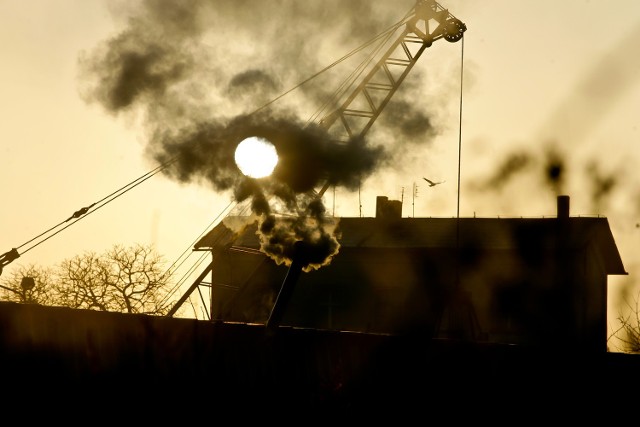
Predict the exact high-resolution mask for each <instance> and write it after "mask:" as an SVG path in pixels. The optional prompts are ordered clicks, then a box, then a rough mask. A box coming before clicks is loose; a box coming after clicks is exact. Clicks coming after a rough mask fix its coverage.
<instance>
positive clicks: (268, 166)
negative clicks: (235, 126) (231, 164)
mask: <svg viewBox="0 0 640 427" xmlns="http://www.w3.org/2000/svg"><path fill="white" fill-rule="evenodd" d="M235 160H236V165H238V168H239V169H240V171H241V172H242V173H243V174H245V175H247V176H250V177H251V178H264V177H265V176H269V175H271V172H273V169H275V167H276V165H277V164H278V153H277V151H276V147H275V146H274V145H273V144H272V143H271V142H269V141H268V140H267V139H264V138H260V137H257V136H251V137H249V138H246V139H244V140H242V141H241V142H240V144H238V146H237V147H236V153H235Z"/></svg>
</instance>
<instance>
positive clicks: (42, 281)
mask: <svg viewBox="0 0 640 427" xmlns="http://www.w3.org/2000/svg"><path fill="white" fill-rule="evenodd" d="M53 276H54V273H53V271H52V270H51V269H49V268H44V267H38V266H36V265H28V266H18V268H17V269H13V270H12V271H11V272H10V273H9V274H6V275H4V276H2V277H0V299H2V300H5V301H13V302H19V303H25V304H41V305H57V298H56V295H55V289H54V287H53V285H52V283H53V280H52V277H53Z"/></svg>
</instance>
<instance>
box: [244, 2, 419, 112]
mask: <svg viewBox="0 0 640 427" xmlns="http://www.w3.org/2000/svg"><path fill="white" fill-rule="evenodd" d="M412 9H413V8H412ZM410 15H411V12H410V11H409V12H408V13H407V14H406V15H405V17H404V18H402V19H401V20H400V21H398V22H397V23H395V24H393V25H392V26H391V27H389V28H388V29H386V30H385V31H383V32H382V33H380V34H378V35H377V36H375V37H374V38H372V39H371V40H369V41H368V42H366V43H364V44H362V45H360V46H359V47H356V48H355V49H353V50H352V51H351V52H349V53H347V54H346V55H344V56H343V57H342V58H340V59H338V60H336V61H334V62H333V63H331V64H330V65H327V66H326V67H324V68H323V69H322V70H320V71H318V72H316V73H315V74H313V75H311V76H310V77H307V78H306V79H304V80H303V81H301V82H300V83H298V84H297V85H295V86H293V87H292V88H290V89H289V90H287V91H285V92H283V93H281V94H280V95H278V96H277V97H275V98H273V99H272V100H270V101H268V102H266V103H265V104H263V105H262V106H260V107H258V108H257V109H255V110H253V111H252V112H251V113H249V115H253V114H256V113H258V112H259V111H261V110H263V109H265V108H266V107H268V106H269V105H271V104H273V103H274V102H276V101H278V100H279V99H281V98H283V97H284V96H285V95H287V94H289V93H291V92H293V91H294V90H296V89H298V88H300V87H301V86H303V85H305V84H306V83H308V82H310V81H311V80H313V79H314V78H316V77H318V76H319V75H320V74H322V73H324V72H326V71H327V70H329V69H331V68H333V67H335V66H336V65H338V64H339V63H341V62H343V61H345V60H347V59H348V58H350V57H351V56H353V55H355V54H356V53H358V52H359V51H361V50H362V49H364V48H365V47H367V46H369V45H371V44H373V43H374V42H375V41H376V40H378V39H380V38H382V37H384V36H386V35H389V34H391V33H392V32H393V31H395V30H396V29H398V28H399V27H400V26H401V25H403V24H404V23H405V22H406V20H407V18H408V17H409V16H410Z"/></svg>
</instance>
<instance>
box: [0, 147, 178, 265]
mask: <svg viewBox="0 0 640 427" xmlns="http://www.w3.org/2000/svg"><path fill="white" fill-rule="evenodd" d="M175 160H176V158H173V159H171V160H169V161H167V162H165V163H163V164H162V165H159V166H157V167H156V168H155V169H152V170H151V171H149V172H147V173H145V174H143V175H141V176H140V177H138V178H136V179H135V180H133V181H131V182H130V183H128V184H127V185H124V186H122V187H121V188H119V189H118V190H116V191H114V192H112V193H111V194H109V195H108V196H106V197H103V198H102V199H100V200H98V201H97V202H94V203H92V204H90V205H88V206H85V207H83V208H81V209H78V210H77V211H75V212H74V213H73V214H72V215H71V216H70V217H69V218H67V219H65V220H64V221H62V222H60V223H58V224H56V225H54V226H53V227H51V228H49V229H48V230H46V231H44V232H42V233H40V234H38V235H37V236H35V237H33V238H32V239H30V240H27V241H26V242H24V243H23V244H21V245H20V246H17V247H15V248H12V249H11V250H10V251H8V252H5V253H4V254H2V255H0V274H2V267H3V266H5V265H7V264H9V263H10V262H12V261H13V260H15V259H16V258H18V257H20V255H24V254H25V253H27V252H29V251H30V250H31V249H33V248H35V247H36V246H38V245H41V244H42V243H44V242H46V241H47V240H49V239H50V238H52V237H53V236H55V235H57V234H59V233H61V232H62V231H64V230H65V229H67V228H69V227H71V226H72V225H73V224H75V223H76V222H78V221H80V220H82V219H83V218H85V217H87V216H88V215H90V214H92V213H94V212H95V211H97V210H98V209H100V208H102V207H104V206H105V205H106V204H107V203H110V202H112V201H113V200H115V199H117V198H118V197H120V196H122V195H123V194H125V193H127V192H128V191H130V190H131V189H133V188H135V187H137V186H138V185H140V184H141V183H143V182H144V181H146V180H147V179H149V178H151V177H152V176H154V175H155V174H157V173H158V172H160V171H162V170H163V169H165V168H166V167H168V166H169V165H170V164H171V163H173V162H174V161H175ZM72 220H75V221H72ZM69 221H72V222H70V223H69V224H67V225H65V226H64V227H62V228H60V229H58V230H57V231H56V232H55V233H53V234H50V235H49V236H47V237H45V238H43V239H42V240H40V241H38V242H36V243H34V244H33V245H31V246H30V247H28V248H27V249H25V250H24V251H22V253H19V252H18V249H20V248H22V247H23V246H26V245H28V244H29V243H31V242H33V241H35V240H37V239H39V238H41V237H43V236H45V235H47V234H49V233H51V232H52V231H53V230H55V229H57V228H59V227H61V226H62V225H64V224H65V223H67V222H69Z"/></svg>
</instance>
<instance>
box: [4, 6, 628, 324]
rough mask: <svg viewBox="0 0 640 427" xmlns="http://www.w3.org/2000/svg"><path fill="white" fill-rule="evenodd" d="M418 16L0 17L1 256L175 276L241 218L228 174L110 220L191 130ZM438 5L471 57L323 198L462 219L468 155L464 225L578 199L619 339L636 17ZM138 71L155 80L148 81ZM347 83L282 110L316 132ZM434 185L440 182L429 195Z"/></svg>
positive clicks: (434, 52)
mask: <svg viewBox="0 0 640 427" xmlns="http://www.w3.org/2000/svg"><path fill="white" fill-rule="evenodd" d="M413 4H414V3H413V1H412V0H402V1H398V0H386V1H375V2H374V1H337V0H335V1H334V0H329V1H327V0H322V1H320V0H318V1H305V2H301V1H293V0H290V1H273V2H272V1H269V2H265V1H257V0H255V1H254V0H243V1H237V0H225V1H219V0H212V1H193V2H163V1H147V2H126V1H122V2H114V1H110V2H107V1H104V2H102V1H97V0H96V1H81V0H57V1H55V2H54V1H49V0H29V1H27V2H19V1H10V0H0V58H1V60H2V67H1V68H0V93H1V94H2V96H1V97H0V113H1V114H0V117H1V118H2V119H1V122H0V123H1V124H2V126H1V127H0V135H1V138H2V139H1V141H2V142H1V144H0V182H2V200H1V202H0V203H2V209H0V253H3V252H6V251H8V250H10V249H11V248H14V247H19V252H20V253H21V254H22V253H23V252H24V251H26V253H24V254H23V255H22V256H21V257H20V258H19V259H17V260H16V261H14V264H16V265H17V264H22V265H28V264H39V265H54V264H56V263H58V262H60V261H62V260H63V259H66V258H71V257H73V256H75V255H78V254H80V253H82V252H85V251H97V252H102V251H104V250H106V249H108V248H110V247H111V246H113V245H114V244H122V245H132V244H134V243H142V244H151V245H154V246H155V247H156V248H157V250H158V252H160V253H161V254H162V255H163V256H164V257H165V259H166V261H167V263H168V264H170V263H172V262H174V261H175V260H176V259H178V258H179V257H180V256H181V254H183V253H184V252H185V251H189V250H190V248H191V247H192V245H193V243H194V241H195V240H197V238H198V237H199V236H200V235H201V234H202V233H203V232H205V231H207V230H208V229H209V227H210V226H211V225H212V223H213V222H214V221H215V220H216V219H217V218H219V216H220V215H224V214H225V213H226V211H225V208H227V207H228V206H229V205H230V203H231V202H232V201H233V200H234V197H233V194H232V191H231V188H230V187H229V186H228V185H227V184H228V181H226V179H227V175H226V172H225V170H224V169H220V168H216V167H215V166H214V164H213V163H211V164H208V165H199V166H200V169H189V168H188V167H187V166H193V165H186V164H184V165H181V169H180V168H178V169H176V170H174V173H173V175H172V176H168V175H163V174H157V175H154V176H153V177H151V178H149V179H148V180H146V181H144V182H141V183H140V184H139V185H138V186H135V187H133V188H132V189H131V190H130V191H127V192H126V193H124V194H123V195H122V196H120V197H117V198H115V199H114V200H113V201H111V202H109V203H107V204H104V205H102V203H101V202H102V201H103V200H104V199H105V198H107V197H108V196H110V195H112V194H113V193H114V192H116V191H117V190H119V189H121V188H123V187H124V186H127V185H128V184H130V183H132V182H134V181H135V180H136V179H138V178H140V177H142V176H143V175H144V174H146V173H148V172H150V171H152V170H153V169H154V168H155V167H157V166H158V165H159V163H158V159H164V158H167V156H169V155H170V154H171V153H173V152H174V151H173V150H175V149H176V146H177V145H178V144H179V143H180V141H188V140H189V138H191V137H193V136H194V135H195V133H194V132H193V129H194V128H197V129H198V132H200V133H198V134H197V135H199V136H203V135H211V134H214V133H215V132H216V129H218V127H217V126H219V124H220V123H223V122H225V120H227V121H228V120H229V119H230V118H232V117H234V116H235V115H242V114H244V113H249V112H251V111H253V110H255V109H257V108H259V107H261V106H262V105H263V104H265V102H267V101H269V100H272V99H274V98H275V97H276V96H278V95H280V94H281V93H284V92H285V91H286V90H288V89H290V88H292V87H294V86H295V85H296V84H298V83H300V82H302V81H303V80H305V79H307V78H308V77H309V76H311V75H313V74H314V73H316V72H318V71H320V70H321V69H322V68H324V67H326V66H327V65H329V64H331V63H332V62H333V61H335V60H337V59H339V58H341V57H342V56H343V55H345V54H346V53H348V52H349V51H351V50H352V49H354V48H356V47H358V46H360V45H361V44H362V43H363V42H365V41H367V40H369V39H371V38H372V37H373V36H374V35H376V34H378V33H379V32H381V31H383V30H384V29H386V28H387V27H389V26H390V25H392V24H394V23H395V22H397V21H399V20H400V19H401V18H402V16H404V14H405V13H406V12H407V11H408V10H409V9H410V8H411V7H412V5H413ZM440 4H441V5H442V6H443V7H445V8H447V9H449V11H450V12H451V13H452V14H453V15H455V16H456V17H457V18H459V19H460V20H461V21H463V22H464V23H465V24H466V25H467V32H466V33H465V38H464V42H458V43H448V42H446V41H445V40H439V41H437V42H436V43H434V45H433V46H432V47H431V48H429V49H427V50H426V51H425V53H424V54H423V56H422V57H421V58H420V60H419V61H418V63H417V65H416V66H415V68H414V69H413V70H412V72H411V73H410V74H409V76H408V77H407V79H406V80H405V82H404V83H403V85H402V86H401V87H400V89H399V91H398V92H397V93H396V95H395V96H394V98H393V99H392V101H391V103H390V104H389V105H388V107H387V109H386V110H385V112H383V115H382V116H381V117H380V118H379V119H378V120H377V121H376V123H374V125H373V127H372V130H371V134H372V135H371V138H372V140H373V141H374V142H376V143H378V144H379V145H380V146H382V147H383V148H384V150H385V158H384V159H383V160H381V161H379V162H378V163H375V166H376V167H374V168H373V169H372V170H370V171H368V173H369V174H368V175H367V178H366V179H364V180H363V181H362V183H361V186H360V191H359V192H358V190H357V189H356V190H355V191H354V189H353V188H349V189H341V188H338V189H336V191H335V197H334V193H333V191H328V192H327V193H326V194H325V199H324V201H325V205H326V207H327V208H328V209H329V211H330V213H335V215H337V216H359V215H362V216H374V214H375V198H376V196H378V195H382V196H387V197H389V198H390V199H393V200H403V215H404V216H416V217H425V216H446V217H452V216H455V215H456V212H457V202H458V193H457V179H458V141H459V138H461V141H462V154H461V163H460V164H461V192H460V215H461V216H467V217H468V216H473V215H476V216H479V217H496V216H518V217H519V216H525V217H540V216H553V215H555V209H556V195H558V194H568V195H570V196H571V214H572V215H602V216H606V217H607V218H608V219H609V222H610V224H611V228H612V230H613V234H614V238H615V239H616V242H617V244H618V247H619V249H620V252H621V255H622V259H623V262H624V264H625V267H626V269H627V271H629V272H630V275H629V277H611V278H610V280H609V284H610V285H609V286H610V292H609V295H610V319H611V320H610V321H611V322H613V320H615V317H617V313H616V310H617V309H616V308H615V306H614V304H615V302H616V301H617V297H616V295H617V290H618V289H621V288H622V287H623V286H624V285H625V284H627V283H640V281H639V279H638V274H640V252H639V251H638V250H637V248H638V243H639V242H640V228H639V225H638V224H639V223H640V169H639V168H638V167H637V165H638V164H639V163H638V161H639V160H640V159H639V157H640V156H639V154H640V150H639V149H638V148H637V147H638V143H639V142H640V141H639V140H640V130H639V128H638V127H639V123H638V112H639V111H640V55H638V54H637V46H638V45H639V44H640V3H638V2H637V1H636V0H607V1H606V2H605V1H596V0H591V1H590V0H563V1H561V2H559V1H556V0H535V1H534V0H484V1H481V2H480V1H473V0H448V1H447V0H445V1H442V2H440ZM127 55H128V56H127ZM463 58H464V61H463ZM125 60H130V63H131V64H134V65H137V66H138V68H136V67H135V66H131V67H130V68H129V69H128V72H129V73H128V74H126V79H125V78H123V75H122V74H121V75H117V73H114V72H113V70H114V69H116V68H117V66H118V64H122V63H124V62H125ZM136 61H137V62H136ZM143 61H148V62H147V64H152V65H153V68H148V69H146V71H145V70H142V71H141V68H142V67H141V65H142V63H143ZM342 65H343V68H342V69H339V68H337V67H336V68H335V69H332V73H333V74H330V73H327V74H326V76H327V77H323V78H324V79H325V80H321V84H320V85H319V86H318V85H316V86H313V85H312V83H313V82H311V83H310V84H309V85H305V86H303V88H302V89H300V90H298V91H293V92H291V93H290V94H288V95H286V96H285V97H283V98H282V105H283V107H282V108H283V109H289V110H287V111H291V110H293V111H295V115H296V118H298V119H302V120H307V119H309V118H310V117H311V116H312V114H313V113H314V111H315V110H316V109H317V108H319V107H320V106H319V105H317V103H318V102H319V101H320V99H321V98H322V95H324V94H325V92H326V91H327V89H328V88H331V89H332V86H331V85H332V84H334V82H337V80H335V79H336V78H338V77H342V76H341V73H342V74H344V77H346V75H347V74H348V73H350V72H351V71H352V70H351V69H349V67H350V65H349V64H342ZM461 65H463V67H464V75H463V79H462V81H461V78H460V77H461V76H460V70H461ZM334 70H335V71H334ZM322 76H325V74H323V75H322ZM318 80H320V79H318ZM461 84H462V87H463V93H462V121H461V124H462V125H461V126H460V122H459V118H460V116H459V112H460V103H461V102H460V101H461V94H460V87H461ZM394 102H395V103H394ZM203 123H204V124H206V126H205V125H203ZM394 123H395V124H397V123H402V124H403V127H402V128H399V127H398V126H396V127H395V128H394ZM185 129H191V130H192V132H191V133H189V134H188V135H186V134H185V131H184V130H185ZM201 148H206V146H204V147H201ZM191 154H194V155H196V154H198V153H197V152H195V151H193V152H192V153H191ZM207 156H213V154H211V153H208V154H207ZM550 165H556V166H557V165H559V166H561V167H562V174H561V179H559V180H555V181H553V182H552V181H550V180H549V179H548V176H549V174H548V170H549V167H550ZM359 167H362V168H366V165H359ZM348 170H351V169H348ZM422 177H427V178H430V179H434V180H438V181H445V182H444V183H443V184H441V185H438V186H436V187H433V188H429V187H428V186H427V185H425V184H426V183H425V182H424V181H423V180H422ZM344 179H345V181H346V180H348V179H349V177H344ZM414 185H417V186H418V187H417V189H415V190H414ZM414 196H415V197H414ZM93 203H96V205H94V206H101V205H102V207H100V208H99V209H98V210H96V211H95V212H93V213H91V214H90V215H88V216H86V217H84V218H83V219H82V220H81V221H78V222H77V223H74V224H73V225H71V226H69V227H68V228H66V229H64V230H62V231H60V232H59V233H58V234H56V235H54V236H52V237H50V238H49V239H48V240H46V241H44V242H42V243H40V244H38V245H37V246H35V247H33V248H32V249H31V247H32V246H33V245H34V244H35V243H38V242H39V241H40V240H42V239H43V238H46V237H47V236H48V235H44V236H42V237H41V238H39V239H35V240H33V241H31V239H34V238H36V237H37V236H39V235H40V234H41V233H44V232H46V231H47V230H49V229H50V228H51V227H54V226H56V225H58V224H60V223H62V222H64V221H65V220H66V219H68V218H69V217H70V216H71V215H72V214H73V213H74V212H75V211H77V210H78V209H80V208H83V207H87V206H90V205H91V204H93ZM360 205H361V206H362V208H361V210H360V208H359V206H360ZM71 222H72V221H69V222H66V223H64V225H68V224H70V223H71ZM59 229H60V228H57V229H56V230H59ZM30 241H31V242H30ZM10 268H12V265H10V266H7V267H6V268H5V271H6V270H8V269H10ZM638 286H640V285H636V287H638Z"/></svg>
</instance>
